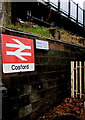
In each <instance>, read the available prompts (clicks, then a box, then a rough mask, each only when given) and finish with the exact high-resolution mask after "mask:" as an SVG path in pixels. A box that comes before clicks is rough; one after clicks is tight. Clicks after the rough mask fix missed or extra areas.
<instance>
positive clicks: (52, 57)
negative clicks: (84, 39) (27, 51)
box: [2, 33, 85, 120]
mask: <svg viewBox="0 0 85 120" xmlns="http://www.w3.org/2000/svg"><path fill="white" fill-rule="evenodd" d="M11 34H12V35H15V34H14V33H11ZM17 36H20V35H17ZM25 37H27V36H25ZM28 38H30V37H28ZM48 42H49V47H50V49H49V50H48V51H45V50H38V49H36V48H35V50H34V51H35V71H34V72H22V73H10V74H3V77H2V79H3V83H4V85H5V87H6V88H7V96H6V97H5V98H3V120H35V119H37V118H38V116H40V115H42V114H43V113H44V112H46V111H48V109H50V108H51V107H53V106H54V105H56V104H58V103H59V102H60V101H62V100H63V99H64V98H65V97H69V96H70V81H71V80H70V77H71V76H70V75H71V74H70V62H71V60H85V54H84V53H85V49H83V48H78V47H75V46H70V45H66V44H61V43H57V42H54V41H50V40H48Z"/></svg>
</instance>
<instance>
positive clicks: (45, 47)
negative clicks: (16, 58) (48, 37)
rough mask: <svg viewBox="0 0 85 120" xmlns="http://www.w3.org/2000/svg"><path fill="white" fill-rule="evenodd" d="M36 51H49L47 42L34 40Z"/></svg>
mask: <svg viewBox="0 0 85 120" xmlns="http://www.w3.org/2000/svg"><path fill="white" fill-rule="evenodd" d="M36 49H43V50H49V43H48V41H43V40H37V39H36Z"/></svg>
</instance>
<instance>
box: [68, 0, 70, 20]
mask: <svg viewBox="0 0 85 120" xmlns="http://www.w3.org/2000/svg"><path fill="white" fill-rule="evenodd" d="M70 9H71V2H70V0H69V2H68V18H70Z"/></svg>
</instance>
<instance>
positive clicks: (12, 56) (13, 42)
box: [1, 34, 34, 73]
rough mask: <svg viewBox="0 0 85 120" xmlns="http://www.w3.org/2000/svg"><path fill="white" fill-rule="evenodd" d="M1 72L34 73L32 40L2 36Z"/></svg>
mask: <svg viewBox="0 0 85 120" xmlns="http://www.w3.org/2000/svg"><path fill="white" fill-rule="evenodd" d="M1 37H2V62H3V72H4V73H11V72H21V71H34V43H33V40H32V39H28V38H22V37H17V36H12V35H5V34H2V35H1Z"/></svg>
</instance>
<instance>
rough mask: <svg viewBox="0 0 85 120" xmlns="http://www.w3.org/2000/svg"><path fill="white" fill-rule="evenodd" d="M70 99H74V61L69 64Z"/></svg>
mask: <svg viewBox="0 0 85 120" xmlns="http://www.w3.org/2000/svg"><path fill="white" fill-rule="evenodd" d="M71 97H72V98H74V61H72V62H71Z"/></svg>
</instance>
